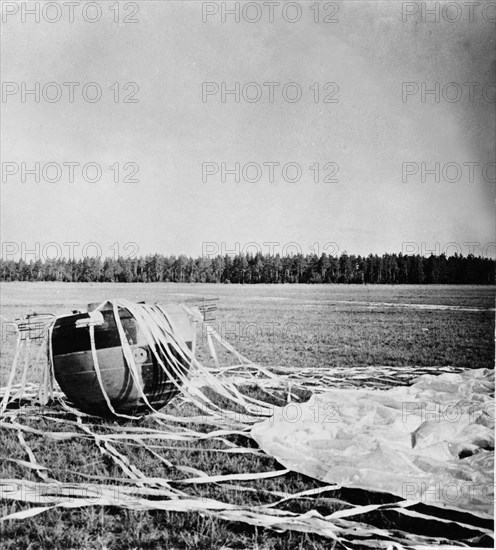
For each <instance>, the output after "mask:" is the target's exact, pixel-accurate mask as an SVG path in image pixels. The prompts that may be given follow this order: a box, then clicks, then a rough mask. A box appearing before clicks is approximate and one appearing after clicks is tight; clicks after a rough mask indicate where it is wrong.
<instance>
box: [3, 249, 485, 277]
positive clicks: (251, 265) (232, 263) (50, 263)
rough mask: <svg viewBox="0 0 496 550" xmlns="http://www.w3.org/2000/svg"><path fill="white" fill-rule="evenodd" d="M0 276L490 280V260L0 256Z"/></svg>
mask: <svg viewBox="0 0 496 550" xmlns="http://www.w3.org/2000/svg"><path fill="white" fill-rule="evenodd" d="M0 280H2V281H63V282H102V283H103V282H119V283H155V282H175V283H244V284H253V283H351V284H365V283H367V284H422V283H423V284H494V283H495V261H494V260H492V259H489V258H482V257H476V256H473V255H469V256H466V257H465V256H461V255H458V254H455V255H454V256H449V257H446V256H445V255H444V254H441V255H439V256H434V255H432V256H430V257H424V256H420V255H403V254H401V253H400V254H383V255H382V256H377V255H372V254H370V255H369V256H367V257H365V256H354V255H348V254H347V253H346V252H344V253H342V254H341V255H340V256H339V257H336V256H330V255H327V254H322V255H321V256H317V255H315V254H308V255H303V254H297V255H293V256H280V255H279V254H276V255H263V254H255V255H251V254H238V255H236V256H232V255H225V256H216V257H213V258H209V257H200V258H190V257H186V256H184V255H180V256H163V255H160V254H153V255H149V256H145V257H139V258H123V257H119V258H117V259H115V258H105V259H102V258H84V259H79V260H76V259H65V258H62V259H53V260H51V259H47V260H45V261H41V260H38V261H34V260H32V261H30V262H29V263H27V262H25V261H23V260H17V261H14V260H3V259H0Z"/></svg>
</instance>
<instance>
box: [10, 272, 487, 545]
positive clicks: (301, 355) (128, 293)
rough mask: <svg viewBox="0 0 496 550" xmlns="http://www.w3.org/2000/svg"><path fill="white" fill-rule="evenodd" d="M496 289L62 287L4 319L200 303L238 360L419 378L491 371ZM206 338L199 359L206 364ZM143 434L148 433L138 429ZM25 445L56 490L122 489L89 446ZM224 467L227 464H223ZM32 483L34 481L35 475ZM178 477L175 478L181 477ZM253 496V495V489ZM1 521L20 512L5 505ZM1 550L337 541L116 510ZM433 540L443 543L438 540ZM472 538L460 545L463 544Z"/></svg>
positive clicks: (20, 528)
mask: <svg viewBox="0 0 496 550" xmlns="http://www.w3.org/2000/svg"><path fill="white" fill-rule="evenodd" d="M494 296H495V289H494V287H475V286H474V287H469V286H456V287H454V286H453V287H449V286H394V287H393V286H348V285H336V286H330V285H277V286H269V285H249V286H248V285H245V286H240V285H201V284H191V285H188V284H146V285H142V284H70V283H66V284H59V283H7V284H3V286H2V293H1V313H2V315H3V316H4V318H6V319H8V320H11V319H14V318H16V317H20V316H22V315H24V314H26V313H32V312H34V311H35V312H38V313H45V312H52V313H55V314H62V313H70V311H71V310H72V309H77V308H83V307H85V306H86V304H87V303H89V302H98V301H101V300H104V299H107V298H113V297H119V298H127V299H130V300H133V301H140V300H146V301H151V302H155V301H156V302H159V303H163V304H165V303H167V302H176V301H180V300H183V299H188V298H195V297H206V298H211V297H217V298H219V304H218V307H219V309H218V311H217V312H216V315H215V321H213V322H212V326H213V327H214V328H215V329H216V330H217V331H218V332H219V333H220V334H221V336H222V337H224V338H225V339H226V340H227V341H229V342H231V343H232V344H233V345H234V346H235V347H236V348H237V349H238V350H239V351H240V352H241V353H242V354H244V355H245V356H247V357H249V358H250V359H252V360H254V361H256V362H260V363H262V364H264V365H268V366H270V365H285V366H291V367H298V368H301V369H311V368H312V367H316V366H318V367H328V368H329V369H336V370H341V371H343V372H346V368H347V367H350V366H353V367H360V366H364V367H365V366H382V365H392V366H400V367H404V368H405V370H408V371H409V372H412V373H414V372H415V370H416V368H420V367H425V366H429V367H432V366H456V367H461V368H469V369H470V368H481V367H488V368H493V367H494ZM10 329H11V327H10V326H9V324H8V322H5V321H4V320H3V322H2V356H1V365H2V368H1V375H2V380H1V385H4V384H5V381H6V374H7V372H8V367H9V365H10V362H11V360H12V355H13V351H14V345H13V344H14V338H13V337H12V335H11V330H10ZM201 336H202V335H200V342H199V348H198V355H199V358H200V359H206V357H207V354H206V346H205V342H204V338H202V337H201ZM141 422H142V423H143V425H146V423H147V421H146V420H145V421H141ZM29 444H30V446H31V448H32V449H33V451H34V452H35V454H36V456H37V458H38V460H39V461H40V462H41V463H42V464H46V465H49V466H50V469H51V471H52V472H53V474H54V476H55V477H56V478H57V479H60V480H64V481H81V475H86V476H92V475H101V476H105V477H107V478H109V479H111V478H118V477H122V473H121V472H120V471H118V470H117V469H116V467H115V464H113V463H111V462H107V461H105V460H102V458H101V457H100V456H99V450H98V449H97V448H95V447H92V446H89V445H87V444H85V441H84V440H81V441H77V442H75V441H71V442H67V443H64V444H63V445H62V444H60V442H57V443H55V442H53V443H50V444H47V443H46V441H45V440H42V439H40V438H37V437H36V436H32V437H30V439H29ZM226 456H228V458H224V457H226ZM167 457H168V459H169V460H170V461H171V462H172V463H173V464H187V465H190V466H193V467H195V468H198V469H200V470H204V471H206V472H208V473H209V474H217V473H224V474H225V473H236V472H255V471H265V470H274V469H277V468H279V466H278V464H277V463H276V461H275V460H273V459H271V458H269V457H261V456H255V455H241V456H236V455H232V456H230V455H223V458H220V457H219V453H216V452H215V451H214V450H213V449H209V445H208V444H207V443H205V444H204V445H202V447H201V448H198V446H196V447H193V446H191V447H189V448H188V446H187V445H186V446H185V445H176V447H175V448H171V449H170V450H169V451H168V454H167ZM9 458H10V459H12V458H16V459H20V460H23V459H24V460H25V459H26V457H25V455H24V454H23V452H22V448H20V447H19V445H18V444H17V442H16V439H15V437H13V438H12V440H10V439H9V438H6V439H5V440H4V441H3V443H2V449H1V451H0V468H1V476H2V477H3V478H16V477H25V473H26V471H25V469H23V468H21V467H20V466H18V465H16V464H15V463H13V462H9V461H8V460H5V459H9ZM135 458H136V460H138V461H139V463H140V465H141V467H142V469H143V470H144V471H146V472H147V473H149V475H157V476H158V475H162V476H167V475H168V474H169V472H167V471H166V470H167V468H165V467H164V465H163V464H157V463H156V460H153V457H152V458H150V456H148V455H146V453H143V451H142V450H138V449H137V450H136V456H135ZM31 475H32V479H33V480H36V477H35V475H34V472H33V474H31ZM174 475H175V476H176V477H177V472H175V474H174ZM320 485H321V484H320V483H319V482H317V481H313V480H310V479H308V478H305V477H304V476H302V475H299V474H291V475H289V476H285V477H283V478H275V479H272V480H265V481H259V482H256V483H255V484H254V486H255V487H256V488H257V492H255V493H253V494H252V495H251V496H250V497H247V493H244V492H239V493H237V492H236V491H229V490H226V489H225V488H221V487H216V486H209V487H205V488H203V489H195V491H204V492H202V493H201V494H202V495H205V496H216V497H217V498H221V499H225V500H226V501H229V502H236V503H245V502H247V499H249V501H250V502H251V503H261V502H265V501H266V500H267V498H268V497H267V495H266V493H264V491H266V490H280V491H283V490H285V491H301V490H305V489H309V488H313V487H318V486H320ZM252 486H253V484H252ZM337 498H339V499H342V500H348V501H349V502H380V501H381V500H380V499H381V498H383V496H382V495H376V494H371V493H365V492H360V491H349V490H344V489H343V490H340V491H334V492H332V494H327V493H326V494H325V495H324V496H322V497H319V498H314V499H309V500H308V501H298V502H297V503H291V504H289V503H288V509H292V510H295V511H304V510H307V509H308V510H310V509H317V510H319V511H320V512H321V513H323V514H326V513H330V512H331V511H334V510H335V509H337V508H339V506H340V505H339V504H337V503H336V500H335V499H337ZM3 504H4V506H3V512H4V513H5V512H6V511H8V512H12V511H16V510H18V509H20V506H18V505H16V504H11V503H5V502H4V503H3ZM373 520H374V522H375V524H377V525H378V526H385V527H388V528H394V527H398V528H400V527H401V528H407V527H408V528H410V529H416V530H417V531H419V532H420V533H422V532H423V531H422V530H423V529H424V528H425V529H429V530H430V531H432V530H433V529H434V530H435V528H433V527H432V526H429V527H427V526H422V525H421V524H420V523H418V522H417V523H416V524H415V525H413V524H412V525H409V526H408V525H406V526H405V524H404V522H405V520H402V521H403V524H400V523H398V521H399V519H398V517H397V516H395V515H394V514H390V515H389V516H385V515H381V516H378V517H377V518H375V519H374V518H373ZM1 529H2V533H1V539H2V549H14V548H15V549H21V548H30V549H31V548H32V549H34V548H40V549H41V548H43V549H45V548H54V549H55V548H82V549H89V548H109V549H117V548H150V549H151V548H278V549H282V548H310V547H314V548H326V547H328V546H329V544H330V543H329V540H328V539H323V538H320V537H317V536H313V535H305V534H299V533H294V532H285V533H275V532H272V531H265V530H262V529H258V530H257V529H256V528H250V527H248V526H246V525H243V524H241V523H239V524H238V523H236V524H234V523H228V522H224V521H220V520H212V519H210V518H205V517H202V516H200V515H198V514H196V513H183V514H181V513H168V512H138V511H126V510H122V509H118V508H114V507H100V508H98V507H94V508H91V507H89V508H86V509H83V510H77V509H75V510H70V511H61V510H60V511H59V510H51V511H49V512H47V513H45V514H43V515H41V516H37V517H35V518H32V519H27V520H24V521H22V522H21V521H7V522H5V523H4V524H3V525H2V527H1ZM429 534H435V533H432V532H430V533H429ZM465 536H467V535H466V534H463V533H460V538H464V537H465Z"/></svg>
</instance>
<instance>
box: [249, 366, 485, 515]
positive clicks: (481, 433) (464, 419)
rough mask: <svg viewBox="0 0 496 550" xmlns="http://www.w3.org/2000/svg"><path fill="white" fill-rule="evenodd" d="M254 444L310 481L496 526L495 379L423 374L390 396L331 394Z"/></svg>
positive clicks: (270, 424)
mask: <svg viewBox="0 0 496 550" xmlns="http://www.w3.org/2000/svg"><path fill="white" fill-rule="evenodd" d="M252 435H253V437H254V438H255V440H256V441H257V442H258V444H259V445H260V447H261V448H262V449H263V450H264V451H265V452H266V453H268V454H270V455H272V456H274V457H275V458H276V459H277V460H278V461H279V462H280V463H281V464H283V465H284V466H285V467H287V468H289V469H291V470H295V471H297V472H300V473H302V474H305V475H308V476H310V477H314V478H317V479H319V480H322V481H325V482H328V483H336V484H338V485H341V486H342V487H351V488H360V489H366V490H370V491H379V492H382V493H390V494H393V495H397V496H399V497H401V498H404V499H405V500H416V501H419V502H422V503H424V504H428V505H432V506H437V507H444V508H451V509H455V510H462V511H465V512H470V513H472V514H475V515H477V516H479V517H484V518H492V517H493V502H494V491H493V489H494V475H493V463H494V371H493V370H489V369H479V370H472V371H465V372H463V373H461V374H451V373H449V374H441V375H439V376H433V375H423V376H420V377H419V378H418V379H417V380H416V382H415V383H414V384H413V385H412V386H410V387H395V388H391V389H389V390H385V391H383V390H359V389H358V390H354V389H344V390H340V389H336V390H330V391H328V392H326V393H322V394H319V395H314V396H313V397H312V398H311V399H310V400H309V401H308V402H307V403H304V404H302V405H300V404H296V403H291V404H288V405H287V406H286V407H283V408H277V409H276V410H275V414H274V416H273V418H271V419H268V420H266V421H264V422H261V423H259V424H256V425H255V426H254V427H253V428H252Z"/></svg>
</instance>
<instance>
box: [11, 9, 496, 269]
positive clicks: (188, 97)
mask: <svg viewBox="0 0 496 550" xmlns="http://www.w3.org/2000/svg"><path fill="white" fill-rule="evenodd" d="M7 4H9V7H7V8H6V7H5V6H4V22H3V24H2V44H1V45H2V51H3V55H2V61H1V63H2V66H1V70H2V82H3V94H2V100H3V103H2V151H1V152H2V170H3V182H2V216H1V231H2V241H3V242H4V243H18V244H19V245H20V243H22V242H24V243H26V246H27V247H28V248H29V247H31V248H32V247H34V246H35V244H34V243H36V242H38V243H40V244H41V246H42V247H43V245H44V244H46V243H49V242H55V243H59V244H60V246H61V248H64V245H63V243H65V242H77V243H80V245H81V246H82V245H83V244H86V243H89V242H96V243H99V246H100V247H101V249H102V252H103V254H104V255H110V254H111V253H112V249H111V247H112V246H113V243H116V242H117V243H119V246H120V247H123V246H124V245H125V244H126V243H130V242H134V243H137V245H138V247H139V253H140V254H146V253H152V252H159V253H164V254H168V253H171V254H178V253H186V254H191V255H195V256H196V255H200V254H201V253H202V249H203V250H204V249H205V245H202V243H217V244H218V246H219V250H221V249H222V246H221V243H225V245H224V248H231V249H232V248H233V247H234V243H236V242H238V243H240V245H241V247H243V246H244V245H245V244H246V243H250V242H255V243H259V244H260V246H261V247H262V246H264V245H263V243H266V242H277V243H280V246H281V247H282V246H283V245H284V244H286V243H289V242H295V243H298V244H299V246H300V247H301V249H302V251H303V252H311V251H312V250H311V248H310V247H311V246H312V244H313V243H319V245H320V247H321V248H322V247H324V246H325V244H326V243H330V242H333V243H336V244H337V245H338V247H339V250H340V251H343V250H347V251H348V252H350V253H359V254H368V253H370V252H372V253H383V252H400V251H402V249H403V250H405V245H404V243H418V247H419V251H420V250H421V246H422V245H421V243H425V247H426V248H428V249H429V248H430V249H433V248H435V246H436V243H439V246H440V248H441V249H442V248H443V247H444V246H445V245H447V243H458V244H459V246H460V247H461V248H462V251H463V252H465V253H466V252H467V251H468V248H467V246H466V245H464V243H468V242H472V243H479V246H478V248H476V249H475V252H476V253H481V252H482V249H483V247H484V246H485V245H487V244H488V243H490V242H493V241H495V240H496V239H495V236H494V188H495V185H494V165H490V164H488V163H491V162H492V161H493V157H494V125H495V115H494V112H495V109H494V97H495V94H496V89H495V88H494V86H491V85H490V83H491V82H493V83H494V81H495V80H496V78H495V68H496V62H495V57H494V48H495V44H494V24H491V22H490V21H488V20H489V19H491V18H493V17H494V13H492V12H491V11H486V12H485V13H483V12H482V11H480V10H477V11H474V12H473V13H472V14H470V13H469V12H468V9H467V7H466V6H465V5H464V4H462V3H460V4H459V7H460V13H457V12H456V11H446V10H445V11H444V12H443V11H440V13H439V15H438V16H436V15H434V16H430V17H427V21H425V22H424V21H422V14H421V13H420V8H419V6H420V3H415V2H409V3H406V4H408V10H409V12H411V13H409V14H405V13H402V8H403V10H404V9H405V7H404V6H402V5H403V4H405V3H402V2H397V1H392V2H375V1H374V2H362V1H361V2H346V3H341V2H337V3H334V4H336V6H337V9H336V10H334V9H332V4H333V3H331V4H329V6H328V9H327V10H326V9H324V5H323V4H321V8H320V13H319V14H318V17H319V19H320V22H318V23H316V22H315V18H316V17H317V14H316V11H315V8H313V9H312V6H314V5H315V4H314V3H313V2H299V4H297V5H296V7H295V3H294V2H293V3H292V6H286V7H284V6H285V5H284V4H283V3H282V2H280V3H276V4H273V10H274V12H273V22H270V20H269V16H270V13H269V10H268V8H267V6H266V5H263V4H262V3H260V4H259V6H262V7H261V8H260V12H259V13H258V15H260V20H259V21H254V22H249V21H244V20H243V13H244V14H245V16H246V17H248V18H251V19H252V20H254V19H256V18H257V17H258V15H257V10H256V6H255V7H254V6H251V7H250V8H249V9H246V10H245V11H244V12H243V6H244V5H245V4H246V3H243V2H241V3H238V5H239V6H240V10H241V13H240V21H239V22H236V21H235V18H234V16H230V15H226V16H225V19H226V21H225V22H223V14H222V10H223V9H224V6H225V5H226V3H225V2H218V3H214V2H207V3H202V2H197V1H195V2H193V1H190V2H158V1H156V2H154V1H147V2H140V3H139V5H138V9H137V10H136V13H135V14H132V13H131V12H132V11H133V10H132V5H133V3H129V4H128V5H127V11H125V9H124V8H125V3H120V6H121V11H120V12H119V13H117V12H116V11H115V9H114V11H112V10H111V9H110V7H111V6H112V5H114V4H115V3H114V2H100V6H101V14H99V13H98V12H97V11H96V10H95V8H94V7H93V8H92V7H91V6H90V7H89V8H86V11H85V12H84V13H83V12H82V11H81V10H82V8H83V7H84V6H85V3H84V2H81V3H80V5H79V6H77V7H76V8H75V14H74V22H72V23H71V22H70V21H69V13H68V11H67V7H62V8H60V9H61V12H62V14H61V18H60V20H59V21H56V22H52V23H51V22H49V21H47V19H56V18H57V17H58V15H57V11H56V9H55V8H53V7H52V11H45V13H43V12H41V13H40V21H39V22H36V21H35V20H34V19H35V17H34V16H30V15H27V14H22V13H21V12H20V10H19V11H18V12H17V13H14V11H15V8H14V7H12V5H13V3H7ZM33 4H34V3H33ZM52 4H54V3H52ZM252 4H253V3H252ZM451 4H454V3H453V2H452V3H451ZM61 5H62V4H61ZM227 5H228V7H230V8H231V9H232V7H233V6H234V5H236V3H235V2H230V3H228V4H227ZM432 5H434V4H432ZM438 5H439V3H438ZM440 6H443V3H441V4H440ZM206 9H207V10H208V12H209V13H208V14H206V13H205V10H206ZM331 9H332V11H334V12H335V13H331ZM416 10H417V11H418V13H415V12H416ZM451 10H454V8H451ZM11 12H12V13H11ZM210 12H211V13H210ZM84 16H86V19H91V18H98V20H97V21H95V22H93V23H91V22H89V21H85V18H84ZM126 16H127V17H128V18H129V19H136V20H137V22H135V23H125V22H123V18H124V17H126ZM405 16H406V21H405V22H404V21H403V19H404V18H405ZM326 17H327V18H332V19H335V20H336V21H335V22H329V23H325V22H324V21H323V19H325V18H326ZM23 18H24V19H25V20H26V21H25V22H23ZM115 19H118V20H119V22H117V23H116V22H115ZM291 19H293V20H294V19H298V20H297V21H294V22H291V21H290V20H291ZM432 19H436V20H432ZM446 19H451V20H452V22H450V21H447V20H446ZM456 19H458V20H456ZM453 20H454V21H453ZM50 82H52V83H56V85H51V86H48V87H47V86H46V84H47V83H50ZM67 82H74V83H78V84H77V85H74V87H73V89H74V98H72V99H73V101H72V102H71V98H70V96H69V88H70V87H69V86H68V85H64V83H67ZM91 82H92V83H96V86H95V85H92V86H87V87H86V88H85V90H84V94H83V87H84V86H85V85H86V84H88V83H91ZM269 82H272V83H277V84H274V85H273V88H272V89H273V91H274V96H273V98H270V97H269V90H270V86H268V85H267V84H265V85H264V83H269ZM23 83H24V84H23ZM35 83H39V86H40V96H39V98H36V96H35V95H34V94H27V95H26V96H25V97H22V94H21V92H22V91H23V87H24V89H26V88H27V89H34V88H35ZM115 83H117V84H115ZM126 83H135V84H131V85H127V86H126ZM204 83H210V84H208V85H207V86H208V90H211V91H212V93H211V94H210V95H207V96H205V95H203V96H202V90H203V89H204V88H205V84H204ZM222 83H224V84H222ZM235 83H239V87H240V91H241V94H240V98H239V102H237V101H235V96H234V95H233V94H231V95H227V96H225V97H222V94H221V89H222V87H223V86H225V87H227V88H234V87H235ZM247 83H256V84H258V88H257V85H256V84H252V85H250V86H249V87H244V86H245V85H246V84H247ZM288 83H295V84H293V85H291V86H289V87H285V85H286V84H288ZM326 83H334V84H331V85H327V88H326V87H325V86H326ZM404 83H410V84H408V85H405V84H404ZM436 83H438V84H436ZM449 83H451V84H449ZM466 83H472V84H471V85H469V84H466ZM447 84H449V85H448V86H446V85H447ZM405 86H407V88H406V89H405ZM436 86H439V91H440V92H439V97H438V98H436V96H435V94H427V95H426V96H425V97H422V88H424V89H425V88H427V89H435V87H436ZM111 87H112V88H111ZM217 87H218V89H219V91H218V92H217V93H215V90H216V89H217ZM243 87H244V91H245V94H244V95H243V93H242V92H243ZM59 89H60V90H61V92H62V95H61V97H60V99H58V98H57V93H58V90H59ZM98 89H100V90H101V94H102V95H101V98H100V99H99V100H95V101H93V102H91V101H90V100H91V99H94V98H95V97H96V96H95V95H94V94H95V93H96V92H97V91H98ZM257 90H261V96H260V98H259V100H258V101H253V98H255V97H256V94H257V93H258V91H257ZM298 90H300V91H301V98H300V99H299V100H297V99H298V98H296V96H295V95H294V94H295V93H297V92H298ZM317 90H318V91H319V97H318V98H317V97H316V93H317ZM417 90H418V91H417ZM405 91H406V92H407V95H405ZM470 91H471V92H472V93H469V92H470ZM117 92H119V95H118V97H117ZM283 92H284V93H283ZM457 96H459V97H457ZM47 98H48V100H47ZM126 98H127V99H128V100H129V99H131V100H133V99H134V100H135V101H134V102H124V99H126ZM246 98H248V100H247V99H246ZM293 98H294V100H293V102H291V101H290V100H291V99H293ZM325 98H327V99H334V100H336V99H337V102H336V101H334V102H332V101H331V102H325V101H324V99H325ZM23 99H24V101H23ZM316 99H318V100H317V101H316ZM50 100H51V101H52V102H50ZM116 100H117V102H116ZM249 100H251V101H249ZM36 162H39V163H40V171H41V173H40V181H39V182H35V181H34V179H35V176H34V175H33V174H30V173H27V174H23V173H22V172H23V170H22V167H23V164H22V163H24V166H25V168H27V169H28V170H29V169H33V168H34V166H35V163H36ZM48 163H54V164H53V165H48ZM64 163H66V165H64ZM67 163H78V164H74V181H73V182H70V181H69V167H68V166H67ZM87 163H96V166H99V167H100V169H101V171H102V175H101V178H100V180H99V181H97V182H91V181H89V180H90V179H91V178H93V176H94V174H95V173H96V172H94V171H93V170H94V166H95V165H93V168H91V167H89V168H88V169H87V172H86V174H84V173H82V170H81V166H83V165H85V164H87ZM116 163H117V164H116ZM127 163H135V164H127ZM205 163H209V164H208V167H209V168H210V169H211V170H212V171H215V170H214V169H215V167H216V166H218V168H219V171H218V172H217V173H214V174H211V175H208V176H205V174H203V173H202V172H203V171H204V170H205V166H207V165H205ZM222 163H224V166H225V167H226V168H228V169H232V168H233V167H234V166H235V163H239V165H240V167H241V168H243V167H244V166H245V165H246V164H247V163H253V164H251V165H249V166H251V168H249V167H248V168H246V169H245V172H244V173H243V171H241V174H240V179H241V181H240V182H239V183H237V182H235V181H234V176H232V175H229V174H226V175H225V180H226V181H222V177H221V176H222V174H221V168H222ZM264 163H266V164H264ZM267 163H279V164H273V165H272V166H273V167H274V174H273V176H274V177H273V180H274V181H269V180H270V177H269V176H270V174H269V165H267ZM288 163H293V164H292V165H291V166H292V167H291V168H289V167H288V168H287V170H286V171H283V170H282V167H283V166H284V165H286V164H288ZM316 163H317V164H316ZM327 163H334V164H327ZM405 163H407V164H405ZM435 163H439V166H440V181H439V182H436V181H435V176H434V175H433V174H430V173H427V174H425V178H424V179H425V181H424V182H422V169H423V168H426V169H428V170H429V169H432V168H434V166H435ZM450 163H451V164H450ZM45 165H48V166H47V168H46V169H45V171H43V170H41V168H43V167H44V166H45ZM57 165H59V166H60V167H61V175H60V180H59V181H56V182H50V181H47V179H50V178H52V179H57V177H58V173H57V169H56V166H57ZM117 165H118V166H119V173H118V174H117V168H116V167H117ZM125 165H126V167H125ZM326 165H327V166H326ZM50 166H51V168H50ZM111 166H113V169H111V168H110V167H111ZM134 166H136V167H137V168H139V171H138V172H137V173H136V174H135V175H134V177H132V176H131V174H130V172H131V171H132V170H133V167H134ZM256 166H259V167H260V169H261V173H260V174H258V175H257V172H256ZM311 166H312V167H313V168H310V167H311ZM317 166H318V168H319V170H318V172H317V170H316V167H317ZM295 167H298V168H299V169H300V172H301V174H298V175H299V176H300V177H299V181H297V182H294V181H293V182H292V181H288V180H289V179H292V178H294V177H296V176H295V174H296V168H295ZM336 167H338V168H339V171H338V172H337V173H336V174H334V178H333V179H337V180H338V181H337V182H335V181H334V182H332V181H331V182H329V181H323V180H324V178H325V177H326V176H329V174H330V172H331V171H333V170H335V169H336ZM405 170H407V171H409V172H411V174H410V173H409V174H408V175H406V176H405V173H404V172H405ZM10 172H15V173H12V174H11V173H10ZM126 175H128V176H129V177H132V179H135V180H138V181H134V182H133V181H131V182H129V181H128V182H124V181H122V180H123V179H124V177H125V176H126ZM45 176H46V178H45ZM244 176H247V178H252V179H256V177H258V176H260V179H259V181H258V182H250V181H246V178H245V177H244ZM114 178H115V179H118V180H120V181H118V182H117V183H116V182H115V181H114ZM23 179H24V180H25V181H22V180H23ZM315 179H317V180H319V181H315ZM405 179H406V182H405V181H403V180H405ZM457 179H458V181H456V180H457ZM450 180H451V181H450ZM202 247H203V248H202ZM8 250H9V251H12V250H13V248H12V247H11V248H9V249H8ZM64 250H67V247H66V248H64ZM75 250H76V252H78V250H79V251H81V247H80V248H79V249H78V248H76V249H75ZM210 250H212V248H210ZM453 250H454V249H453ZM264 251H267V248H264ZM487 251H489V253H490V254H491V255H494V248H492V249H491V250H489V249H488V248H487V246H486V252H487ZM4 253H5V249H4ZM51 254H52V255H53V254H54V252H53V251H52V252H51ZM28 259H29V258H28Z"/></svg>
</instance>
